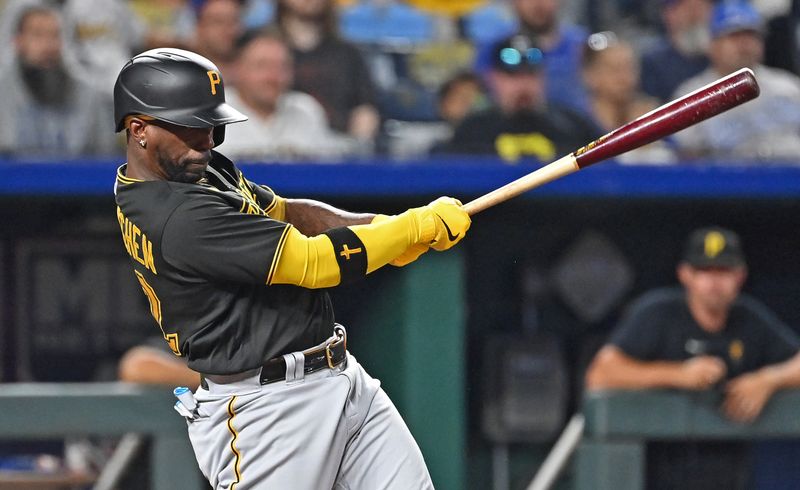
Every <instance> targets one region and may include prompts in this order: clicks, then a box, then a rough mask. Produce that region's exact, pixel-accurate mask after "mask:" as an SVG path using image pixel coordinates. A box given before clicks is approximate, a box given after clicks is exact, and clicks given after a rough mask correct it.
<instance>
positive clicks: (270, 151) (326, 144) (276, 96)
mask: <svg viewBox="0 0 800 490" xmlns="http://www.w3.org/2000/svg"><path fill="white" fill-rule="evenodd" d="M233 68H234V70H235V71H236V73H237V76H238V85H237V86H236V87H226V89H227V90H226V92H227V94H226V96H227V98H228V102H229V103H230V104H235V105H236V107H239V108H241V111H242V112H243V113H244V114H246V115H247V117H248V118H249V119H248V120H247V121H244V122H242V123H240V124H236V125H231V127H230V128H228V129H227V133H226V136H225V142H224V143H223V144H222V147H221V148H222V151H224V152H225V153H226V154H227V155H231V156H233V157H236V158H240V159H250V160H259V161H263V160H290V159H297V158H314V159H317V160H319V159H330V158H336V157H340V156H341V155H342V154H344V153H347V151H348V150H350V149H351V148H352V146H354V144H353V143H352V141H351V140H349V139H345V138H342V137H340V136H338V135H336V134H334V133H333V132H332V131H331V130H330V128H329V126H328V123H327V120H326V118H325V111H324V110H323V109H322V106H320V104H319V103H318V102H317V101H316V100H315V99H314V98H313V97H311V96H310V95H308V94H305V93H302V92H296V91H292V90H290V87H291V85H292V71H293V64H292V53H291V51H290V50H289V47H288V46H287V45H286V42H285V41H284V40H283V39H282V38H281V37H280V35H278V34H273V33H270V32H258V33H253V34H251V35H248V36H246V37H245V38H244V39H243V40H242V43H241V47H240V48H239V53H238V55H237V57H236V61H235V63H234V65H233Z"/></svg>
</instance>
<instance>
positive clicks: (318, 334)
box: [115, 152, 334, 374]
mask: <svg viewBox="0 0 800 490" xmlns="http://www.w3.org/2000/svg"><path fill="white" fill-rule="evenodd" d="M212 153H213V158H212V160H211V162H210V164H209V166H208V170H207V171H206V177H205V178H204V179H203V180H201V181H200V182H199V183H194V184H188V183H180V182H170V181H162V180H159V181H140V180H134V179H129V178H127V177H126V175H125V173H126V166H125V165H123V166H121V167H120V169H119V170H118V172H117V181H116V185H115V194H116V202H117V218H118V221H119V225H120V229H121V231H122V237H123V242H124V244H125V248H126V250H127V251H128V254H129V255H130V256H131V260H132V263H133V268H134V273H135V275H136V278H137V279H138V280H139V283H140V284H141V286H142V290H143V291H144V293H145V295H146V296H147V299H148V300H149V302H150V311H151V313H152V315H153V317H154V318H155V320H156V322H157V323H158V325H159V326H160V327H161V331H162V334H163V335H164V339H165V340H167V342H169V345H170V347H171V348H172V350H173V352H175V354H177V355H180V356H185V357H186V359H187V361H188V365H189V367H190V368H192V369H193V370H195V371H198V372H200V373H205V374H233V373H239V372H242V371H246V370H248V369H253V368H256V367H258V366H260V365H261V364H262V363H263V362H264V361H265V360H267V359H270V358H273V357H276V356H278V355H281V354H284V353H288V352H293V351H297V350H302V349H305V348H307V347H309V346H311V345H315V344H317V343H319V342H322V341H323V340H324V339H325V338H327V337H328V336H329V335H330V332H331V330H332V327H333V321H334V318H333V309H332V306H331V301H330V298H329V296H328V294H327V293H326V292H325V291H324V290H314V289H306V288H302V287H299V286H292V285H268V283H269V280H270V277H271V274H272V273H273V272H274V269H275V264H276V262H277V258H278V256H279V253H280V250H281V248H282V245H283V240H284V238H285V236H286V233H287V232H288V230H289V228H290V225H288V224H287V223H285V222H283V221H279V220H277V219H273V218H272V217H270V216H269V215H268V213H269V212H270V211H271V210H273V209H274V208H275V206H276V204H277V202H278V200H279V199H280V198H279V197H277V196H275V194H274V193H273V192H272V191H271V190H270V189H269V188H267V187H262V186H257V185H254V184H253V183H251V182H249V181H247V180H246V179H245V178H244V176H243V175H242V173H241V171H240V170H239V169H238V168H236V166H235V165H234V164H233V163H232V162H231V161H230V160H228V159H227V158H225V157H224V156H222V155H221V154H219V153H217V152H212Z"/></svg>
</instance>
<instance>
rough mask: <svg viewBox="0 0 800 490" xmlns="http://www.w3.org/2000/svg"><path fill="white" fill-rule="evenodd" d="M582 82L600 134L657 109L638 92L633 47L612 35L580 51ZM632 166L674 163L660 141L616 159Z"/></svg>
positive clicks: (593, 38)
mask: <svg viewBox="0 0 800 490" xmlns="http://www.w3.org/2000/svg"><path fill="white" fill-rule="evenodd" d="M583 80H584V83H585V84H586V88H587V90H588V93H589V109H590V114H591V116H592V118H593V119H594V121H595V123H596V124H597V125H598V126H599V127H600V129H601V130H602V132H603V133H607V132H609V131H612V130H614V129H616V128H618V127H620V126H622V125H623V124H625V123H628V122H630V121H632V120H634V119H636V118H637V117H639V116H641V115H643V114H645V113H647V112H650V111H651V110H653V109H655V108H656V107H658V105H659V104H658V101H657V100H656V99H654V98H652V97H648V96H646V95H644V94H642V93H641V92H640V91H639V62H638V59H637V57H636V53H634V51H633V47H632V46H631V45H630V44H629V43H627V42H625V41H622V40H620V39H618V38H617V36H616V34H614V33H613V32H608V31H606V32H598V33H595V34H592V35H591V36H589V39H588V40H587V42H586V46H585V48H584V51H583ZM617 159H618V160H619V161H621V162H631V163H668V162H671V161H673V160H674V156H673V155H672V152H671V151H670V149H669V148H668V147H667V145H666V144H665V143H664V142H663V141H656V142H654V143H651V144H649V145H647V146H645V147H643V148H639V149H637V150H633V151H629V152H627V153H625V154H623V155H621V156H619V157H618V158H617Z"/></svg>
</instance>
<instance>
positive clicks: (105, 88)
mask: <svg viewBox="0 0 800 490" xmlns="http://www.w3.org/2000/svg"><path fill="white" fill-rule="evenodd" d="M62 13H63V17H64V38H65V50H64V59H65V60H66V63H67V66H69V67H70V68H71V69H72V71H73V72H74V74H75V75H76V76H78V77H80V78H82V79H84V80H86V81H87V82H89V83H90V84H91V85H92V86H93V87H95V88H96V89H98V90H100V91H102V92H104V93H106V94H108V95H109V96H111V93H112V91H113V89H114V82H115V81H116V79H117V72H119V69H120V67H121V66H122V65H124V64H125V63H126V62H127V61H128V60H129V59H130V57H131V56H132V55H133V54H134V52H136V51H137V50H139V49H140V48H142V47H143V46H144V45H145V44H146V43H147V39H146V34H147V33H146V30H145V25H144V23H142V22H141V20H140V19H139V18H138V17H136V16H135V15H134V14H133V12H132V11H131V9H130V6H129V5H128V2H127V1H126V0H66V1H65V2H64V4H63V11H62Z"/></svg>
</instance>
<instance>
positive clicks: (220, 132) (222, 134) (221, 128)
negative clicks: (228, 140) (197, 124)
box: [214, 126, 225, 148]
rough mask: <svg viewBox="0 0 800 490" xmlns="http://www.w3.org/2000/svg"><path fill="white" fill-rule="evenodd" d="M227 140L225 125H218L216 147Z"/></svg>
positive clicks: (215, 132)
mask: <svg viewBox="0 0 800 490" xmlns="http://www.w3.org/2000/svg"><path fill="white" fill-rule="evenodd" d="M223 141H225V126H216V127H215V128H214V147H215V148H216V147H217V146H219V145H221V144H222V142H223Z"/></svg>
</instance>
